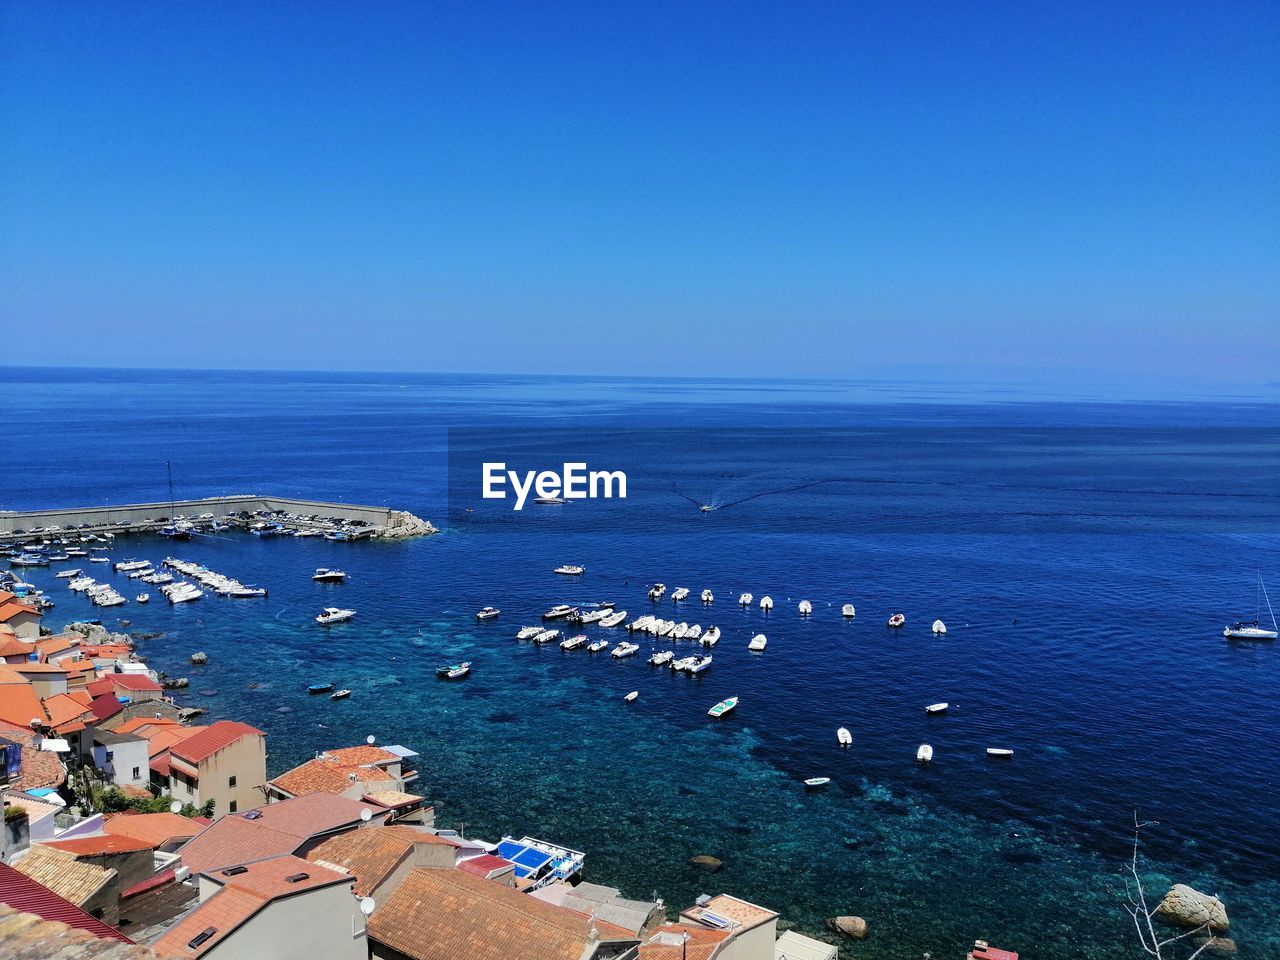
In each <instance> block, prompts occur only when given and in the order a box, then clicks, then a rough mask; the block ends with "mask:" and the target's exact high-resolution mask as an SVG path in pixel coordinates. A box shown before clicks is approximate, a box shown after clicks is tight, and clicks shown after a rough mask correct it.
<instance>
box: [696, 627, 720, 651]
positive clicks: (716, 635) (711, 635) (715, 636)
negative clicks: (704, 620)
mask: <svg viewBox="0 0 1280 960" xmlns="http://www.w3.org/2000/svg"><path fill="white" fill-rule="evenodd" d="M698 642H699V643H700V644H702V645H703V646H704V647H714V646H715V645H716V644H717V643H719V642H720V628H719V627H707V632H706V633H704V634H703V635H702V636H700V637H699V638H698Z"/></svg>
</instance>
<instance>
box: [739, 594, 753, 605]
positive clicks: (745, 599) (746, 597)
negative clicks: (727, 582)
mask: <svg viewBox="0 0 1280 960" xmlns="http://www.w3.org/2000/svg"><path fill="white" fill-rule="evenodd" d="M754 599H755V598H754V597H752V596H751V594H749V593H744V594H742V595H741V596H739V597H738V606H740V607H749V606H751V601H752V600H754Z"/></svg>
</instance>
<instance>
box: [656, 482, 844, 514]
mask: <svg viewBox="0 0 1280 960" xmlns="http://www.w3.org/2000/svg"><path fill="white" fill-rule="evenodd" d="M865 482H866V481H865V480H861V479H858V478H856V477H825V478H823V479H820V480H810V481H808V482H807V483H797V484H793V485H791V486H789V487H778V488H776V489H772V490H761V491H760V492H759V493H753V494H751V495H750V496H748V497H739V498H738V499H736V500H726V501H725V502H723V503H716V502H714V501H712V502H711V504H709V506H711V507H712V508H713V509H715V510H724V509H726V508H728V507H736V506H739V505H740V504H744V503H750V502H751V501H752V500H759V499H761V498H762V497H777V496H782V495H784V494H788V493H799V492H800V491H801V490H808V489H810V488H811V487H817V486H821V485H823V484H829V483H865ZM671 489H672V492H673V493H675V495H676V496H678V497H681V498H683V499H685V500H688V501H689V502H690V503H692V504H693V505H694V506H695V507H697V508H698V509H699V510H702V509H704V504H703V503H701V502H699V501H697V500H695V499H693V497H691V496H689V495H688V494H687V493H684V492H682V491H681V490H679V489H677V488H676V487H675V485H674V484H673V485H672V488H671Z"/></svg>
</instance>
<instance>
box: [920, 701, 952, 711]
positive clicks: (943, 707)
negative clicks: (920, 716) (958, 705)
mask: <svg viewBox="0 0 1280 960" xmlns="http://www.w3.org/2000/svg"><path fill="white" fill-rule="evenodd" d="M949 706H951V704H949V703H931V704H929V705H928V706H927V707H925V708H924V712H925V713H946V712H947V708H948V707H949Z"/></svg>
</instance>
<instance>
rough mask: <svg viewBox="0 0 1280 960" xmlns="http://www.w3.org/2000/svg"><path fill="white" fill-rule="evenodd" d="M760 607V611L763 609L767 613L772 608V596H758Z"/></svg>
mask: <svg viewBox="0 0 1280 960" xmlns="http://www.w3.org/2000/svg"><path fill="white" fill-rule="evenodd" d="M760 609H761V610H762V611H764V612H765V613H768V612H769V611H770V610H772V609H773V597H761V598H760Z"/></svg>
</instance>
